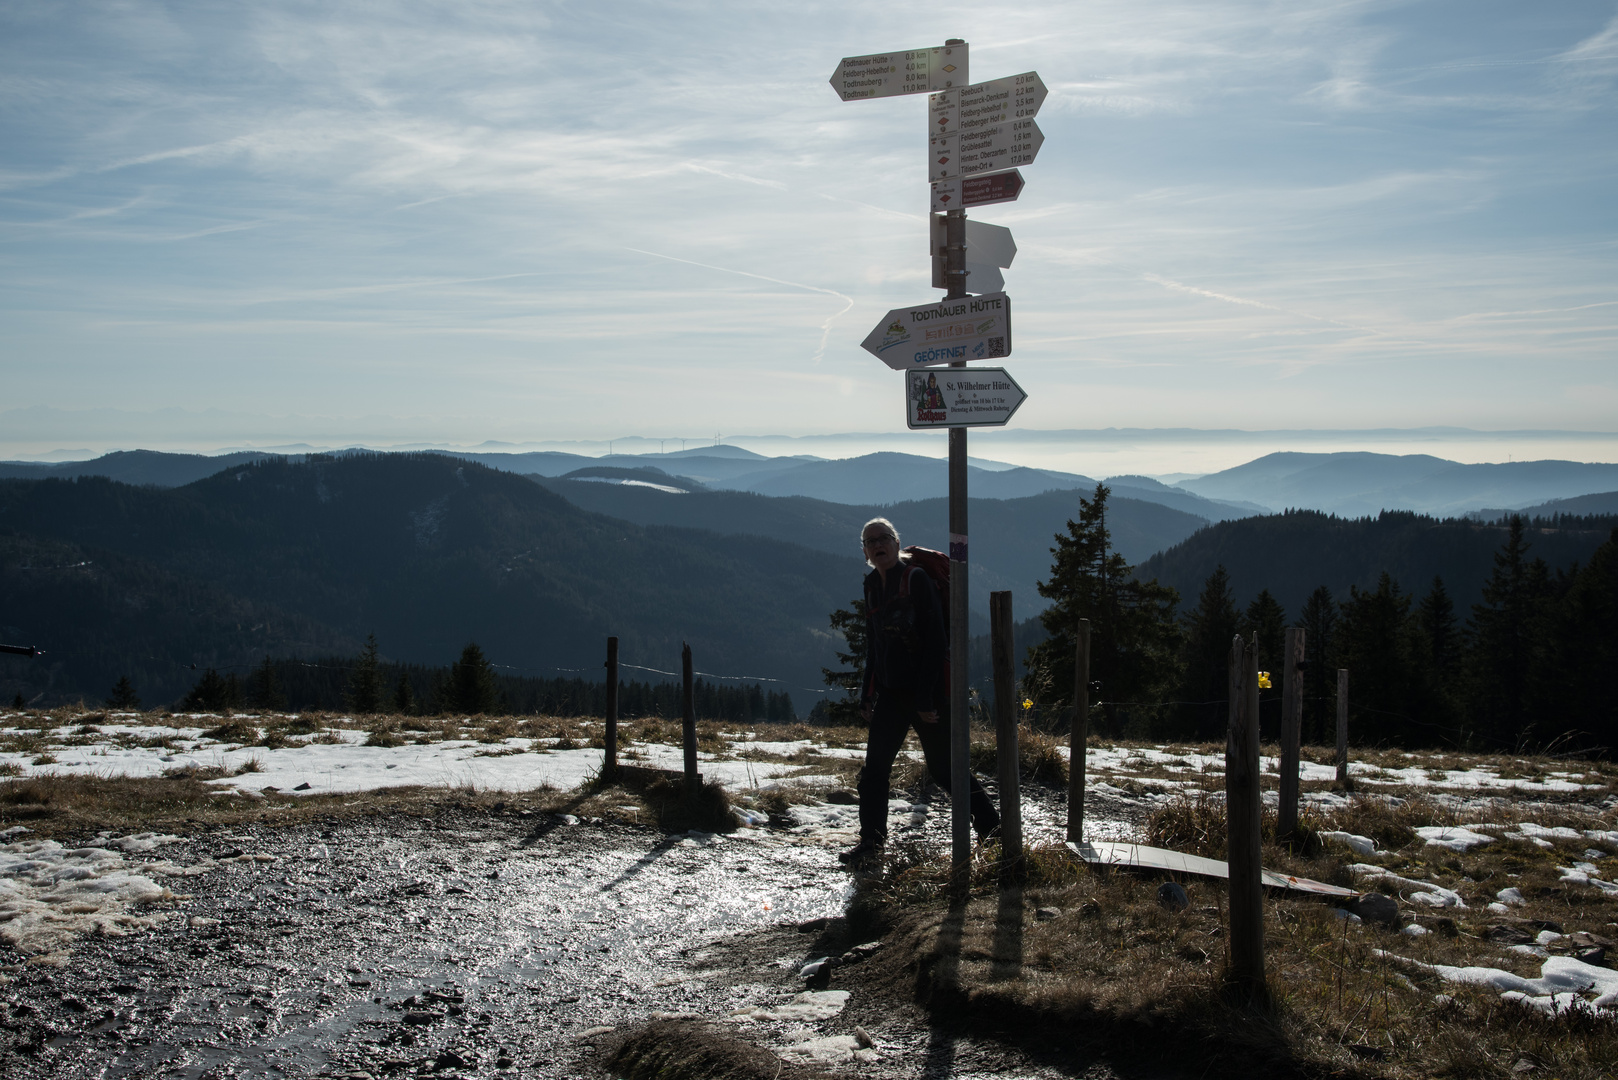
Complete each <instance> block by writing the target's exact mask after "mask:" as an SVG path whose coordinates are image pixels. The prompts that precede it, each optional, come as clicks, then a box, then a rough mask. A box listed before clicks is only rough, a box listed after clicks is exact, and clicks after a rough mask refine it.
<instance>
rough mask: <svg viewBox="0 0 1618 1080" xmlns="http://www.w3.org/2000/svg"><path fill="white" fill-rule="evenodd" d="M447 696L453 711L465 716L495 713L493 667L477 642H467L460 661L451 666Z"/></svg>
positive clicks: (495, 691)
mask: <svg viewBox="0 0 1618 1080" xmlns="http://www.w3.org/2000/svg"><path fill="white" fill-rule="evenodd" d="M448 694H449V699H450V701H451V702H453V705H454V708H455V709H456V710H457V711H459V712H464V713H466V714H467V715H468V716H481V715H482V714H484V713H491V712H494V710H495V707H496V705H497V704H498V703H499V692H498V690H497V688H496V686H495V681H494V666H493V665H492V664H490V663H489V661H488V660H487V659H485V658H484V655H483V650H482V649H480V648H478V644H477V642H475V641H469V642H467V645H466V648H464V649H462V650H461V658H460V659H459V660H457V661H455V663H453V664H451V665H450V669H449V686H448Z"/></svg>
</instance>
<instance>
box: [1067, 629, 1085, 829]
mask: <svg viewBox="0 0 1618 1080" xmlns="http://www.w3.org/2000/svg"><path fill="white" fill-rule="evenodd" d="M1078 637H1079V641H1078V645H1077V647H1076V648H1075V649H1074V655H1073V729H1072V731H1071V733H1070V734H1069V735H1068V743H1067V745H1068V761H1067V838H1068V840H1069V841H1070V842H1072V843H1075V844H1082V843H1084V755H1085V752H1086V749H1087V747H1088V744H1089V742H1090V620H1089V619H1080V620H1079V634H1078Z"/></svg>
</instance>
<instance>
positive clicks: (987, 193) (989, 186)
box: [933, 169, 1025, 214]
mask: <svg viewBox="0 0 1618 1080" xmlns="http://www.w3.org/2000/svg"><path fill="white" fill-rule="evenodd" d="M1024 186H1025V185H1024V183H1023V178H1022V173H1020V172H1018V171H1017V170H1016V169H1012V170H1011V171H1010V172H1002V173H988V174H986V175H983V176H956V177H952V178H951V179H949V180H938V181H935V182H934V183H933V213H935V214H942V213H943V212H944V211H946V210H964V209H966V208H967V207H968V206H984V205H986V204H988V203H997V202H1016V201H1017V196H1018V195H1020V194H1022V189H1023V187H1024Z"/></svg>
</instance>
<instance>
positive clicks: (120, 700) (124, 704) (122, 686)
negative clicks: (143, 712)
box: [107, 675, 140, 709]
mask: <svg viewBox="0 0 1618 1080" xmlns="http://www.w3.org/2000/svg"><path fill="white" fill-rule="evenodd" d="M107 707H108V708H111V709H138V708H140V698H139V697H138V696H136V694H135V684H134V683H132V682H130V681H129V676H128V675H121V676H119V677H118V682H117V683H116V684H114V685H113V688H112V696H111V697H109V698H107Z"/></svg>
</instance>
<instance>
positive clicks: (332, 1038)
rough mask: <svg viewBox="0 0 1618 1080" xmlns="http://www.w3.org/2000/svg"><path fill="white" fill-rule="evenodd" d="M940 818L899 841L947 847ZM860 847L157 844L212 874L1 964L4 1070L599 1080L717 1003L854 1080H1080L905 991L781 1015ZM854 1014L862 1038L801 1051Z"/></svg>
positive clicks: (403, 824)
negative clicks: (1003, 1079)
mask: <svg viewBox="0 0 1618 1080" xmlns="http://www.w3.org/2000/svg"><path fill="white" fill-rule="evenodd" d="M917 809H918V810H919V809H920V807H918V808H917ZM938 810H940V811H942V812H937V811H935V812H934V813H932V814H930V815H927V818H928V820H927V821H926V823H925V825H923V826H922V827H920V828H917V829H916V830H915V835H914V836H913V837H912V839H915V840H919V841H921V842H924V843H929V844H938V845H939V846H940V847H941V848H947V835H946V829H947V820H948V806H947V802H939V803H938ZM849 839H850V837H849V836H848V835H847V834H846V833H845V832H844V831H842V830H836V831H829V832H825V833H821V834H818V835H817V834H813V833H810V834H805V833H804V832H802V831H794V832H787V831H784V830H782V831H778V830H770V829H742V830H738V831H737V832H736V833H733V834H728V835H702V834H692V835H684V836H672V837H671V836H667V835H664V834H661V833H658V832H657V831H655V830H653V829H651V828H648V827H645V826H634V825H627V824H621V823H612V822H608V821H603V820H584V821H579V820H577V819H574V818H571V817H568V816H559V815H547V814H531V813H526V812H524V813H505V812H490V811H489V810H488V809H484V808H478V807H473V806H462V807H459V808H456V807H447V808H446V809H444V810H443V811H442V812H440V813H439V814H438V815H437V816H435V817H419V816H408V817H404V816H392V817H376V818H365V819H359V820H353V819H348V820H343V821H341V822H338V821H336V820H332V821H329V822H326V823H324V824H315V825H306V826H305V825H300V826H292V827H285V826H283V827H271V826H234V827H230V828H221V829H212V830H208V831H204V832H199V833H196V834H194V835H192V836H190V837H186V838H177V839H175V840H173V841H172V842H170V843H168V844H166V845H165V846H164V848H163V850H162V855H163V858H164V859H166V860H167V861H169V862H170V863H172V864H177V865H190V866H191V867H193V868H196V869H199V870H201V871H202V872H198V873H195V874H194V875H193V876H186V877H179V878H170V879H167V880H166V883H167V884H168V885H169V886H170V888H171V889H172V890H173V892H174V893H175V894H177V897H178V899H177V901H176V902H175V903H174V904H173V905H172V912H171V914H169V915H168V916H167V917H164V918H160V919H158V920H157V921H156V923H155V925H153V926H150V927H148V928H142V929H139V930H136V931H134V932H131V933H129V934H127V935H123V936H112V935H98V934H91V935H87V936H84V937H81V938H79V939H78V940H77V941H76V942H75V943H74V944H73V946H72V950H71V954H70V955H69V957H68V958H67V960H66V962H65V963H64V964H62V965H60V966H52V965H49V964H41V963H37V962H35V963H28V964H22V963H18V961H20V960H21V959H22V957H20V956H16V955H13V956H9V957H0V959H4V960H5V961H7V962H8V964H9V970H11V971H12V972H13V974H12V976H11V980H10V982H9V983H8V984H6V985H4V986H0V998H3V1000H4V1002H5V1006H6V1008H5V1013H4V1017H3V1024H4V1031H3V1037H4V1038H5V1039H6V1040H7V1044H6V1045H0V1072H4V1073H5V1074H6V1075H8V1076H12V1075H15V1076H28V1077H42V1078H53V1080H54V1078H79V1077H169V1078H175V1080H181V1078H184V1080H202V1078H214V1077H236V1076H243V1077H245V1076H272V1077H274V1076H287V1077H300V1076H351V1077H356V1078H357V1077H362V1076H371V1077H382V1076H416V1075H431V1076H436V1077H455V1076H464V1077H474V1076H475V1077H485V1076H491V1077H492V1076H524V1077H574V1076H596V1075H607V1073H606V1072H605V1071H604V1069H603V1067H602V1066H601V1065H600V1064H598V1062H599V1061H600V1059H601V1058H602V1057H603V1056H604V1054H603V1051H602V1050H601V1049H599V1048H598V1045H597V1044H598V1043H602V1044H603V1045H607V1046H610V1044H611V1042H612V1040H613V1039H614V1038H617V1037H621V1035H622V1033H623V1032H624V1031H626V1030H629V1029H632V1028H634V1027H635V1026H638V1025H642V1024H645V1023H647V1022H651V1021H656V1020H660V1019H662V1020H666V1019H671V1018H672V1019H676V1020H695V1019H702V1020H724V1019H726V1018H727V1017H729V1018H731V1020H732V1022H734V1023H735V1033H736V1034H737V1035H738V1036H739V1037H740V1038H743V1039H745V1040H748V1041H750V1042H753V1043H756V1044H758V1045H761V1046H766V1047H770V1048H772V1049H779V1048H782V1047H787V1046H792V1045H794V1044H806V1045H810V1050H809V1051H806V1052H805V1055H802V1057H803V1060H806V1061H812V1062H813V1063H815V1064H817V1067H836V1068H846V1069H847V1070H849V1074H850V1075H861V1076H871V1077H883V1078H886V1077H893V1078H900V1077H905V1078H909V1077H969V1076H977V1075H985V1076H987V1075H1016V1076H1025V1077H1045V1076H1052V1077H1054V1076H1063V1075H1077V1073H1074V1072H1069V1071H1060V1072H1059V1071H1053V1070H1052V1069H1051V1068H1050V1067H1048V1066H1044V1065H1040V1064H1038V1063H1036V1062H1034V1061H1031V1060H1026V1059H1024V1058H1023V1057H1022V1056H1021V1054H1019V1053H1018V1052H1016V1051H1014V1050H1010V1049H1008V1048H1006V1047H1002V1046H1000V1045H998V1044H996V1043H994V1042H993V1041H992V1040H988V1041H985V1042H982V1043H979V1042H974V1041H973V1040H971V1039H969V1038H965V1037H960V1036H957V1035H956V1034H953V1033H944V1032H939V1031H934V1030H932V1029H930V1028H929V1027H928V1025H927V1022H926V1017H925V1015H924V1014H922V1012H921V1011H920V1010H919V1009H917V1008H916V1007H914V1006H913V1005H910V1004H908V1002H906V1001H905V1000H904V995H903V993H902V991H895V992H893V993H890V994H888V995H886V997H885V999H884V1000H874V999H872V996H871V992H866V991H859V992H856V993H855V994H854V999H853V1000H850V1001H849V1002H848V1003H847V1004H848V1008H847V1009H846V1010H839V1009H832V1010H830V1015H820V1013H824V1012H827V1010H826V1009H824V1008H822V1009H819V1010H818V1011H817V1010H816V1009H814V1008H810V1009H807V1010H803V1009H798V1010H794V1009H791V1008H782V1006H785V1005H789V1004H790V1003H791V1001H792V999H793V998H794V996H795V995H797V994H798V993H799V992H801V991H803V990H804V985H803V983H802V982H801V981H800V979H799V968H800V967H801V966H802V965H803V964H804V962H805V961H806V960H808V959H810V958H812V956H813V955H814V954H815V951H816V947H817V946H819V947H822V948H823V947H824V939H825V934H824V933H823V932H821V933H819V934H817V931H823V930H824V928H825V927H826V926H827V925H828V923H831V922H833V921H834V920H837V919H838V918H839V917H840V916H841V915H842V913H843V911H844V908H845V905H846V903H847V901H848V898H849V897H850V895H851V894H852V882H851V880H850V876H849V874H848V873H847V871H846V870H845V869H844V868H843V867H842V866H841V865H840V864H839V863H838V861H837V858H836V852H837V850H838V849H839V848H840V847H841V846H843V845H844V844H846V843H847V842H848V840H849ZM137 868H138V866H137ZM749 1010H751V1012H750V1013H749V1012H748V1011H749ZM839 1013H840V1015H839ZM733 1014H739V1015H733ZM855 1024H862V1025H863V1027H862V1028H861V1033H860V1034H861V1037H862V1039H863V1038H864V1037H865V1036H867V1035H868V1036H869V1039H870V1042H871V1045H870V1046H869V1047H868V1050H867V1052H865V1053H862V1054H860V1055H859V1056H858V1057H857V1058H855V1059H850V1060H847V1061H845V1062H839V1061H837V1060H836V1058H837V1056H838V1055H837V1053H836V1052H831V1053H830V1056H829V1057H827V1056H825V1055H822V1057H821V1058H818V1059H816V1058H815V1057H814V1047H813V1045H812V1044H814V1040H816V1039H822V1040H824V1037H826V1036H828V1035H830V1034H835V1033H843V1034H844V1036H845V1039H844V1041H845V1042H847V1038H846V1035H847V1032H849V1031H851V1030H852V1028H853V1026H854V1025H855ZM726 1026H727V1029H728V1028H729V1025H728V1024H727V1025H726ZM834 1050H835V1048H834ZM843 1056H844V1057H846V1056H847V1055H846V1054H845V1055H843ZM795 1060H796V1059H795ZM789 1071H790V1070H789ZM1089 1075H1105V1073H1090V1074H1089Z"/></svg>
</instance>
